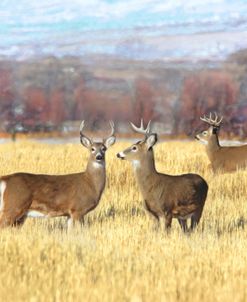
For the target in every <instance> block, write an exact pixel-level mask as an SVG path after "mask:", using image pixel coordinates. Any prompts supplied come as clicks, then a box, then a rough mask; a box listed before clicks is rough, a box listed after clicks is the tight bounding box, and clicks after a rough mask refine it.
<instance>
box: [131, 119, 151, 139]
mask: <svg viewBox="0 0 247 302" xmlns="http://www.w3.org/2000/svg"><path fill="white" fill-rule="evenodd" d="M150 123H151V121H149V122H148V125H147V127H146V129H145V128H144V125H143V119H141V125H140V127H139V128H138V127H137V126H136V125H134V124H133V123H132V122H130V125H131V126H132V128H133V130H134V131H136V132H137V133H141V134H145V135H147V134H149V132H150Z"/></svg>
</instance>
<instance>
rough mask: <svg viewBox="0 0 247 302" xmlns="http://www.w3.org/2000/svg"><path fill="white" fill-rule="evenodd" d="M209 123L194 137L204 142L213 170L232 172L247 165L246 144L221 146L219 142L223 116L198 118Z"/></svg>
mask: <svg viewBox="0 0 247 302" xmlns="http://www.w3.org/2000/svg"><path fill="white" fill-rule="evenodd" d="M200 119H201V120H202V121H203V122H205V123H207V124H208V125H209V128H208V129H207V130H204V131H202V132H200V133H198V134H197V135H196V136H195V138H196V139H197V140H199V141H201V142H203V143H205V144H206V152H207V155H208V158H209V160H210V162H211V167H212V169H213V172H214V173H216V172H233V171H236V170H238V169H241V168H246V167H247V145H241V146H221V145H220V143H219V138H218V136H219V131H220V127H221V124H222V120H223V118H222V117H221V118H219V117H218V116H217V114H215V117H214V118H213V116H212V114H211V113H210V115H209V117H206V116H205V115H204V117H201V118H200Z"/></svg>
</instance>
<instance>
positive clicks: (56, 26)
mask: <svg viewBox="0 0 247 302" xmlns="http://www.w3.org/2000/svg"><path fill="white" fill-rule="evenodd" d="M212 32H221V33H222V32H224V33H230V34H232V33H233V35H234V33H238V36H236V35H235V36H234V39H233V40H234V41H230V42H227V43H228V44H227V43H226V44H227V45H226V44H224V43H225V42H224V41H225V40H224V41H223V42H222V41H221V40H220V41H218V42H217V43H221V44H222V43H223V44H222V45H221V46H219V47H218V46H217V45H218V44H217V43H216V44H215V45H216V46H215V45H214V46H212V47H214V48H215V47H216V48H217V47H218V48H219V49H221V48H225V49H226V48H227V49H228V48H229V49H234V50H235V49H238V48H242V47H245V44H244V43H245V41H243V40H244V39H245V37H246V36H245V35H246V32H247V0H246V1H244V0H235V1H229V0H204V1H198V0H187V1H185V0H177V1H176V0H168V1H164V0H163V1H149V0H132V1H116V0H108V1H107V0H104V1H103V0H67V1H65V0H42V1H40V0H39V1H36V0H33V1H30V0H1V1H0V54H2V55H10V56H23V57H24V58H25V57H28V56H32V55H43V54H53V53H56V54H58V55H64V54H85V53H90V52H93V53H108V54H118V53H117V52H118V50H119V43H120V42H122V41H125V40H128V41H129V40H130V39H132V38H133V39H135V38H138V39H139V42H140V39H141V40H142V39H144V40H145V39H146V38H147V40H145V41H141V43H144V44H145V46H147V47H149V46H150V45H149V44H150V43H149V40H148V39H150V37H151V38H152V37H164V36H175V37H176V36H177V37H179V36H183V35H185V36H186V35H193V34H198V33H200V34H204V33H212ZM239 33H243V38H241V35H239ZM189 39H190V38H189ZM224 39H225V38H224ZM238 39H239V41H238ZM78 43H79V44H80V46H78ZM135 43H136V42H135ZM152 43H153V41H152ZM152 43H151V46H152ZM188 43H191V41H190V40H188ZM83 44H84V45H83ZM129 44H131V43H130V42H129ZM185 44H186V43H185ZM121 47H122V48H121ZM126 47H127V48H128V45H127V46H126ZM183 47H186V45H185V46H183ZM212 47H211V46H210V49H211V48H212ZM123 48H124V46H123V45H122V43H121V45H120V50H121V49H123ZM132 48H133V47H132ZM149 51H150V52H152V47H151V48H150V49H149ZM229 51H230V50H229ZM130 52H131V50H130ZM209 52H210V51H209ZM122 53H123V51H122ZM161 53H162V54H163V52H161ZM200 53H202V51H201V52H200ZM205 54H207V46H206V52H205ZM130 55H131V54H130ZM157 55H159V53H156V54H155V56H157ZM165 55H167V56H169V55H172V51H170V52H165Z"/></svg>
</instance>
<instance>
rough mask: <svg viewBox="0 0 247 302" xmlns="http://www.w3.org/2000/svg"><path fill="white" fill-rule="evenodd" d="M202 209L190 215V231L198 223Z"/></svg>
mask: <svg viewBox="0 0 247 302" xmlns="http://www.w3.org/2000/svg"><path fill="white" fill-rule="evenodd" d="M202 210H203V209H198V210H197V211H196V212H195V213H194V214H193V215H192V217H191V225H190V229H191V231H193V230H194V229H195V227H196V226H197V225H198V223H199V222H200V219H201V216H202Z"/></svg>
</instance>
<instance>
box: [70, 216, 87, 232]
mask: <svg viewBox="0 0 247 302" xmlns="http://www.w3.org/2000/svg"><path fill="white" fill-rule="evenodd" d="M83 225H84V215H82V214H75V213H73V214H71V216H70V217H69V219H68V231H72V230H73V229H75V228H77V227H80V228H81V227H82V226H83Z"/></svg>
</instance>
